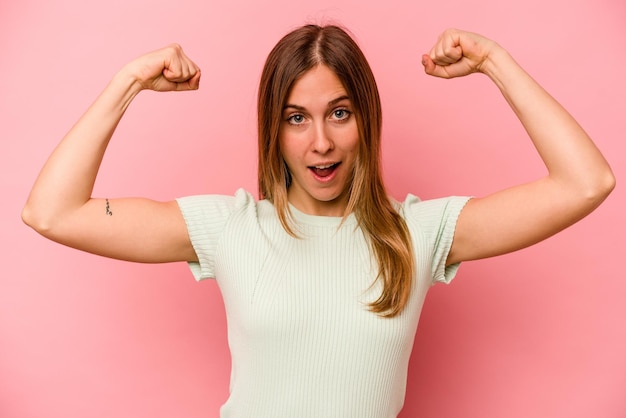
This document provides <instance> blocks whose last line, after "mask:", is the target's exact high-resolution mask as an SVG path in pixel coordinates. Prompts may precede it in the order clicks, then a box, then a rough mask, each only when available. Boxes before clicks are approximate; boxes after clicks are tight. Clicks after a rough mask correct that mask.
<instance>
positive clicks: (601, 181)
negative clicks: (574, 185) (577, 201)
mask: <svg viewBox="0 0 626 418" xmlns="http://www.w3.org/2000/svg"><path fill="white" fill-rule="evenodd" d="M615 183H616V180H615V175H614V174H613V172H612V171H611V170H610V169H608V170H607V171H606V172H605V173H603V175H602V176H599V177H598V178H597V179H596V181H594V182H593V184H592V185H590V186H589V187H587V188H586V189H585V190H586V193H585V194H584V196H585V200H586V201H588V202H590V205H591V206H592V210H593V209H594V208H596V207H597V206H599V205H600V204H601V203H602V202H603V201H604V200H605V199H606V198H607V197H608V196H609V195H610V194H611V192H612V191H613V189H615Z"/></svg>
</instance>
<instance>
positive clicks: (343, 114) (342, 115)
mask: <svg viewBox="0 0 626 418" xmlns="http://www.w3.org/2000/svg"><path fill="white" fill-rule="evenodd" d="M333 117H334V118H335V119H338V120H346V119H348V118H349V117H350V111H349V110H348V109H336V110H334V111H333Z"/></svg>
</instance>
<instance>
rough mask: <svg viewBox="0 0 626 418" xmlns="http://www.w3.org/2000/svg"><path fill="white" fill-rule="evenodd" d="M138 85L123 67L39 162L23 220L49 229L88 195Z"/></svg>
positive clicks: (138, 88) (86, 198)
mask: <svg viewBox="0 0 626 418" xmlns="http://www.w3.org/2000/svg"><path fill="white" fill-rule="evenodd" d="M140 90H141V87H140V85H139V84H138V83H137V82H136V81H135V79H134V78H133V77H132V76H131V75H130V74H129V73H128V72H126V71H124V70H122V71H120V72H119V73H118V74H117V75H116V76H115V77H114V78H113V79H112V80H111V82H110V83H109V84H108V86H107V87H106V88H105V90H104V91H103V92H102V93H101V94H100V96H99V97H98V98H97V99H96V101H95V102H94V103H93V104H92V105H91V106H90V107H89V109H88V110H87V111H86V112H85V114H84V115H83V116H82V117H81V118H80V119H79V120H78V122H77V123H76V124H75V125H74V126H73V127H72V129H71V130H70V131H69V132H68V133H67V135H66V136H65V137H64V138H63V140H62V141H61V142H60V143H59V144H58V146H57V147H56V149H55V150H54V152H53V153H52V154H51V155H50V157H49V158H48V161H47V162H46V163H45V165H44V166H43V168H42V170H41V172H40V174H39V176H38V178H37V180H36V182H35V184H34V186H33V189H32V190H31V194H30V196H29V198H28V201H27V203H26V206H25V208H24V211H23V215H22V216H23V218H24V221H25V222H26V223H28V224H29V225H32V226H35V225H37V226H38V227H39V228H44V229H45V228H48V227H49V226H50V224H51V223H52V222H53V221H54V220H58V219H59V218H60V217H61V216H62V215H64V214H68V213H71V212H72V211H73V210H75V209H77V208H79V207H81V206H82V205H84V204H85V203H86V202H87V201H88V200H89V199H90V198H91V193H92V191H93V186H94V183H95V180H96V176H97V173H98V169H99V168H100V164H101V162H102V158H103V156H104V153H105V150H106V148H107V145H108V143H109V141H110V139H111V136H112V135H113V132H114V131H115V128H116V127H117V125H118V123H119V121H120V120H121V118H122V116H123V115H124V112H125V111H126V108H127V107H128V105H129V104H130V102H131V101H132V99H133V98H134V97H135V96H136V95H137V93H138V92H139V91H140ZM33 224H35V225H33Z"/></svg>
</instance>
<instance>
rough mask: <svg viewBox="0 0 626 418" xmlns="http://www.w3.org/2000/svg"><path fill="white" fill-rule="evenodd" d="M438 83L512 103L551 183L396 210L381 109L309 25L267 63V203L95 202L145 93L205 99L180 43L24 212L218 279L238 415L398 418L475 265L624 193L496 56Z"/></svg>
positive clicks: (50, 171)
mask: <svg viewBox="0 0 626 418" xmlns="http://www.w3.org/2000/svg"><path fill="white" fill-rule="evenodd" d="M422 63H423V65H424V69H425V71H426V73H427V74H430V75H433V76H437V77H444V78H451V77H459V76H465V75H468V74H471V73H475V72H480V73H483V74H485V75H487V76H488V77H489V78H490V79H491V80H492V81H493V82H494V83H495V84H496V85H497V86H498V88H499V89H500V90H501V92H502V94H503V95H504V97H505V98H506V100H507V101H508V103H509V104H510V106H511V108H512V109H513V111H514V112H515V114H516V115H517V116H518V118H519V119H520V121H521V123H522V124H523V125H524V127H525V128H526V130H527V132H528V134H529V136H530V139H531V140H532V141H533V143H534V145H535V147H536V149H537V151H538V153H539V155H540V157H541V158H542V159H543V161H544V163H545V165H546V167H547V169H548V174H547V176H546V177H544V178H542V179H539V180H537V181H534V182H531V183H528V184H522V185H518V186H515V187H511V188H509V189H506V190H502V191H500V192H497V193H494V194H492V195H489V196H486V197H482V198H472V199H470V198H465V197H449V198H444V199H436V200H431V201H420V200H419V199H417V198H416V197H414V196H410V195H409V196H408V197H407V198H406V200H405V201H404V202H395V201H393V200H392V199H390V198H389V197H388V196H387V194H386V192H385V187H384V185H383V183H382V180H381V175H380V133H381V132H380V131H381V109H380V101H379V97H378V91H377V88H376V83H375V81H374V77H373V75H372V72H371V70H370V68H369V65H368V64H367V61H366V59H365V57H364V56H363V54H362V53H361V51H360V49H359V48H358V46H357V45H356V44H355V42H354V41H353V40H352V39H351V38H350V36H348V35H347V34H346V32H345V31H344V30H342V29H340V28H338V27H335V26H326V27H319V26H313V25H309V26H304V27H302V28H299V29H297V30H295V31H293V32H291V33H289V34H288V35H286V36H285V37H284V38H283V39H282V40H281V41H280V42H279V43H278V44H277V45H276V46H275V48H274V49H273V50H272V51H271V53H270V55H269V57H268V59H267V62H266V64H265V67H264V70H263V74H262V79H261V85H260V89H259V100H258V116H259V117H258V124H259V125H258V134H259V135H258V140H259V188H260V195H261V197H262V199H261V200H259V201H255V199H253V197H252V196H251V195H250V194H249V193H248V192H246V191H243V190H240V191H238V192H237V193H236V194H235V195H234V196H217V195H205V196H190V197H185V198H181V199H178V200H177V201H171V202H155V201H152V200H148V199H101V198H94V197H92V196H91V193H92V189H93V184H94V181H95V178H96V175H97V172H98V167H99V165H100V162H101V160H102V157H103V154H104V152H105V149H106V147H107V144H108V142H109V140H110V138H111V136H112V134H113V132H114V130H115V127H116V125H117V123H118V122H119V121H120V119H121V117H122V116H123V114H124V111H125V110H126V108H127V107H128V105H129V104H130V102H131V101H132V99H133V98H134V97H135V96H136V95H137V94H138V93H139V92H140V91H141V90H145V89H150V90H157V91H172V90H193V89H197V88H198V87H199V82H200V69H199V68H198V67H197V66H196V65H195V64H194V63H193V62H192V61H191V60H190V59H189V58H188V57H187V56H186V55H185V54H184V53H183V51H182V49H181V48H180V47H179V46H176V45H173V46H169V47H166V48H164V49H161V50H158V51H155V52H152V53H149V54H147V55H144V56H142V57H140V58H138V59H136V60H134V61H132V62H130V63H129V64H127V65H126V66H125V67H123V68H122V70H121V71H120V72H118V73H117V74H116V75H115V77H114V78H113V79H112V81H111V82H110V84H109V85H108V86H107V87H106V89H105V90H104V91H103V93H102V94H101V95H100V96H99V97H98V99H97V100H96V101H95V102H94V104H93V105H92V106H91V107H90V108H89V109H88V111H87V112H86V113H85V114H84V115H83V116H82V118H81V119H80V120H79V121H78V123H77V124H76V125H75V126H74V127H73V128H72V129H71V130H70V131H69V133H68V134H67V135H66V137H65V138H64V139H63V140H62V141H61V143H60V144H59V145H58V147H57V148H56V150H55V151H54V152H53V154H52V155H51V156H50V158H49V160H48V161H47V162H46V164H45V166H44V167H43V169H42V171H41V174H40V176H39V178H38V179H37V181H36V183H35V185H34V187H33V190H32V192H31V195H30V197H29V199H28V202H27V204H26V206H25V208H24V211H23V219H24V221H25V222H26V223H27V224H28V225H30V226H31V227H33V228H35V229H36V230H37V231H38V232H40V233H41V234H42V235H44V236H46V237H48V238H50V239H52V240H55V241H57V242H60V243H62V244H65V245H68V246H71V247H75V248H78V249H81V250H85V251H89V252H92V253H96V254H100V255H103V256H107V257H112V258H118V259H124V260H132V261H139V262H170V261H187V262H189V265H190V267H191V269H192V272H193V274H194V275H195V277H196V278H197V279H203V278H209V277H210V278H215V279H217V281H218V283H219V287H220V291H221V292H222V295H223V298H224V302H225V306H226V311H227V317H228V338H229V344H230V347H231V354H232V362H233V369H232V377H231V394H230V397H229V399H228V401H227V402H226V404H225V405H224V406H223V407H222V410H221V414H222V416H223V417H272V418H275V417H294V416H298V417H359V418H363V417H395V416H396V415H397V414H398V413H399V411H400V410H401V408H402V405H403V402H404V394H405V384H406V373H407V367H408V360H409V356H410V352H411V349H412V344H413V338H414V334H415V330H416V327H417V322H418V319H419V315H420V311H421V307H422V304H423V301H424V297H425V295H426V293H427V290H428V288H429V287H430V286H431V285H432V284H433V283H434V282H448V281H450V280H451V279H452V277H453V276H454V275H455V273H456V269H457V268H458V265H459V263H460V262H462V261H465V260H472V259H478V258H483V257H491V256H495V255H498V254H503V253H507V252H510V251H515V250H517V249H520V248H523V247H526V246H529V245H531V244H534V243H536V242H538V241H541V240H543V239H545V238H547V237H549V236H551V235H553V234H555V233H556V232H558V231H560V230H562V229H563V228H565V227H567V226H569V225H571V224H573V223H574V222H576V221H578V220H579V219H581V218H582V217H584V216H585V215H587V214H588V213H590V212H591V211H592V210H593V209H594V208H596V207H597V206H598V205H599V204H600V203H601V202H602V201H603V200H604V199H605V198H606V196H607V195H608V194H609V193H610V192H611V190H612V189H613V187H614V183H615V180H614V177H613V174H612V172H611V169H610V168H609V166H608V164H607V163H606V161H605V159H604V158H603V157H602V155H601V154H600V152H599V151H598V149H597V148H596V147H595V146H594V144H593V142H592V141H591V140H590V138H589V137H588V136H587V134H586V133H585V132H584V131H583V129H581V127H580V126H579V125H578V124H577V123H576V121H575V120H574V119H573V118H572V117H571V116H570V115H569V114H568V113H567V112H566V110H565V109H563V108H562V107H561V106H560V105H559V104H558V103H557V102H556V101H555V100H554V99H553V98H552V97H550V95H548V93H546V92H545V91H544V90H543V89H542V88H541V87H540V86H539V85H538V84H537V83H536V82H535V81H533V79H532V78H531V77H530V76H529V75H528V74H527V73H526V72H525V71H524V70H523V69H522V68H520V66H519V65H518V64H517V63H516V62H515V61H514V60H513V58H512V57H511V56H510V55H509V54H508V53H507V51H505V50H504V49H503V48H501V47H500V46H499V45H498V44H496V43H495V42H493V41H491V40H488V39H486V38H484V37H482V36H479V35H477V34H473V33H467V32H463V31H459V30H448V31H446V32H444V33H443V34H442V35H441V36H440V38H439V40H438V41H437V42H436V44H435V46H434V47H433V48H432V50H431V51H430V52H429V54H426V55H424V56H423V60H422Z"/></svg>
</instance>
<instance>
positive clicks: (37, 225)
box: [21, 203, 52, 236]
mask: <svg viewBox="0 0 626 418" xmlns="http://www.w3.org/2000/svg"><path fill="white" fill-rule="evenodd" d="M40 212H41V211H38V210H36V209H35V208H33V207H32V206H30V205H29V204H28V203H27V204H26V205H25V206H24V208H23V209H22V214H21V216H22V222H24V223H25V224H26V225H27V226H29V227H31V228H32V229H34V230H35V231H36V232H37V233H39V234H41V235H43V236H48V235H49V232H50V230H51V229H52V227H51V222H50V220H49V219H46V217H45V216H43V215H42V214H41V213H40Z"/></svg>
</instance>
